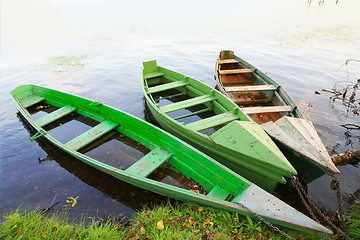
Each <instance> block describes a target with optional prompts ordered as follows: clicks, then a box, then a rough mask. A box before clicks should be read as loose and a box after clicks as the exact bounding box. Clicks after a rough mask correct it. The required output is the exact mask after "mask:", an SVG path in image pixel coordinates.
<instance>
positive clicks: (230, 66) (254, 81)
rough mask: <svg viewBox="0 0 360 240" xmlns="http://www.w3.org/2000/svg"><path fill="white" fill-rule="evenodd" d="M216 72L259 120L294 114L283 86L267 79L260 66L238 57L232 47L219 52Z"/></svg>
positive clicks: (238, 101)
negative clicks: (261, 74)
mask: <svg viewBox="0 0 360 240" xmlns="http://www.w3.org/2000/svg"><path fill="white" fill-rule="evenodd" d="M217 74H218V78H219V79H220V81H219V82H220V83H219V84H221V86H220V88H223V89H224V91H225V92H226V94H227V95H228V97H229V98H230V99H231V100H232V101H233V102H235V103H236V104H237V105H238V106H239V107H241V108H242V110H243V111H244V112H245V113H246V114H248V115H249V116H250V118H252V119H253V120H254V121H255V122H257V123H258V124H261V123H265V122H269V121H276V120H278V119H280V118H281V117H283V116H292V111H293V110H294V108H293V106H291V105H288V104H287V103H286V102H285V101H284V99H283V98H282V97H281V93H280V91H283V90H282V89H281V87H280V86H278V85H273V84H271V83H268V82H267V81H265V80H264V79H263V77H261V76H260V74H259V72H258V70H256V69H255V68H253V67H252V66H249V65H247V64H246V63H244V62H241V61H240V60H238V59H237V58H235V57H234V53H233V52H232V51H222V52H221V53H220V56H219V59H218V62H217Z"/></svg>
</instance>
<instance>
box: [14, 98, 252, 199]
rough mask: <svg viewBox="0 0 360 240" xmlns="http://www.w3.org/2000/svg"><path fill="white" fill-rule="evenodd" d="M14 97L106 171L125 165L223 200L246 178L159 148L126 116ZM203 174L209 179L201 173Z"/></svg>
mask: <svg viewBox="0 0 360 240" xmlns="http://www.w3.org/2000/svg"><path fill="white" fill-rule="evenodd" d="M18 99H19V101H20V102H21V104H22V106H23V107H24V108H25V109H26V110H27V112H28V115H30V116H31V117H32V118H33V119H34V120H35V123H36V124H37V125H38V126H41V127H42V128H43V129H44V130H45V131H46V134H49V135H51V136H52V137H53V138H54V139H56V140H57V141H59V142H60V143H62V144H64V146H66V147H68V148H70V149H72V150H74V151H77V152H79V153H81V154H83V155H85V156H87V157H89V159H95V160H96V161H99V162H101V165H102V167H103V168H105V169H107V170H110V171H115V170H114V169H120V170H124V171H125V173H131V174H135V175H137V176H141V177H145V178H148V179H152V180H155V181H158V182H162V183H166V184H169V185H172V186H176V187H179V188H182V189H186V190H190V191H193V192H197V193H201V194H205V195H207V196H211V197H215V198H217V199H221V200H227V201H231V200H233V199H234V198H236V196H240V195H241V193H242V192H243V190H244V189H246V188H247V187H248V184H247V183H246V182H244V181H243V180H241V179H239V178H237V177H235V176H233V175H231V174H229V173H227V172H226V170H223V169H222V168H221V169H220V172H219V170H216V169H218V168H219V167H217V166H216V165H215V163H213V164H210V165H209V162H204V161H205V158H204V157H203V158H201V157H200V158H197V159H196V161H195V164H194V160H195V159H192V158H189V157H185V156H186V155H184V153H182V154H180V156H174V155H173V154H172V153H171V152H170V151H168V150H167V149H164V148H162V147H158V146H157V144H158V143H157V142H154V141H153V140H154V139H145V138H144V137H142V135H144V133H143V131H144V129H143V128H142V127H135V128H133V127H130V125H132V123H131V122H126V121H128V120H124V122H120V123H114V122H113V121H111V120H107V119H101V118H98V117H96V118H95V117H92V115H91V114H89V113H88V112H86V111H80V110H79V109H77V108H76V107H73V106H70V105H65V106H61V104H59V103H58V102H57V101H56V100H55V101H54V100H53V99H52V100H50V101H48V99H46V98H45V97H40V96H38V95H30V96H27V97H25V98H22V99H21V98H18ZM58 100H59V99H58ZM62 105H64V104H62ZM95 105H96V104H95ZM140 132H142V133H140ZM150 134H151V133H149V135H150ZM41 135H43V133H42V134H41V132H38V133H37V134H35V135H34V136H33V137H32V139H36V138H37V137H39V136H41ZM177 151H179V150H177ZM180 158H181V159H180ZM90 161H93V160H90ZM197 165H201V167H199V166H197ZM209 171H210V172H211V173H210V172H209ZM221 171H223V172H221ZM224 174H225V175H229V177H230V179H231V181H222V182H221V183H219V182H218V180H217V178H216V177H217V176H224ZM207 175H208V176H210V178H204V177H203V176H207Z"/></svg>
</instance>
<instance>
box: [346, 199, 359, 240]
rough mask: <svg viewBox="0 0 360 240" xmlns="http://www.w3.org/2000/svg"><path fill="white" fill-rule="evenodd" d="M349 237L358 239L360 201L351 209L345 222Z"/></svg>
mask: <svg viewBox="0 0 360 240" xmlns="http://www.w3.org/2000/svg"><path fill="white" fill-rule="evenodd" d="M346 225H347V229H348V233H349V237H351V238H352V239H360V203H357V204H356V205H355V206H354V208H353V209H352V211H351V216H350V219H349V220H348V221H347V222H346Z"/></svg>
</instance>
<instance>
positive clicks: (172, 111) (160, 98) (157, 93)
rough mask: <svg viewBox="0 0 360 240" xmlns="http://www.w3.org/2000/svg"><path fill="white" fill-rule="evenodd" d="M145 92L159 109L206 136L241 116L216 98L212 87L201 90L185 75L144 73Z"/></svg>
mask: <svg viewBox="0 0 360 240" xmlns="http://www.w3.org/2000/svg"><path fill="white" fill-rule="evenodd" d="M144 81H145V85H146V87H147V93H148V95H149V97H150V98H151V99H152V101H153V102H154V103H155V104H157V105H158V106H159V108H160V110H161V111H162V112H163V113H165V114H167V115H168V116H169V117H171V118H173V119H174V120H176V121H178V122H179V123H182V124H185V126H186V127H188V128H190V129H191V130H194V131H197V132H200V133H202V134H205V135H208V136H210V135H211V134H213V133H214V132H216V131H217V130H219V129H220V128H221V127H223V126H225V125H226V124H227V123H229V122H231V121H233V120H239V119H240V118H241V116H240V115H239V114H237V111H236V110H230V109H228V108H227V107H225V106H224V105H223V104H221V103H220V102H219V99H218V97H217V94H218V93H216V94H215V91H214V90H212V91H213V92H210V93H203V92H201V91H200V90H199V89H198V88H196V87H195V86H193V85H190V84H189V82H188V81H187V79H186V78H185V79H184V80H180V81H179V80H177V79H174V78H172V77H171V76H169V75H167V74H161V73H158V74H157V75H153V76H147V77H146V78H145V79H144Z"/></svg>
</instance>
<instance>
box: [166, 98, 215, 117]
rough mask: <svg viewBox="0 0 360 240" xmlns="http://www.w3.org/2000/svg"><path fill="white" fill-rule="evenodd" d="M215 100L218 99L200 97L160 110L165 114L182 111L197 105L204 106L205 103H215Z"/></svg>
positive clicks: (169, 105)
mask: <svg viewBox="0 0 360 240" xmlns="http://www.w3.org/2000/svg"><path fill="white" fill-rule="evenodd" d="M215 99H216V98H215V97H214V96H211V95H204V96H199V97H195V98H191V99H187V100H184V101H180V102H176V103H172V104H168V105H165V106H162V107H160V110H161V111H163V112H164V113H169V112H175V111H178V110H180V109H185V108H189V107H193V106H196V105H200V104H203V103H206V102H210V101H213V100H215Z"/></svg>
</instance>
